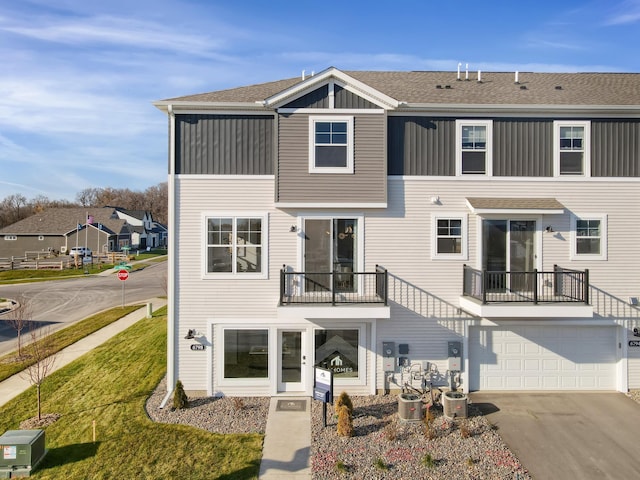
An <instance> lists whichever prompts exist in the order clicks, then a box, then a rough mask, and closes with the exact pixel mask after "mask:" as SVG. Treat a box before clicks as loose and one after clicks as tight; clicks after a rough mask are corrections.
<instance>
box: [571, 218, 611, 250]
mask: <svg viewBox="0 0 640 480" xmlns="http://www.w3.org/2000/svg"><path fill="white" fill-rule="evenodd" d="M572 223H573V225H572V227H573V228H572V232H571V233H572V236H573V246H572V247H573V248H572V251H573V258H574V259H575V260H580V259H585V260H586V259H595V260H606V257H607V251H606V249H607V218H606V216H604V215H603V216H594V215H589V216H581V217H575V218H574V219H573V222H572Z"/></svg>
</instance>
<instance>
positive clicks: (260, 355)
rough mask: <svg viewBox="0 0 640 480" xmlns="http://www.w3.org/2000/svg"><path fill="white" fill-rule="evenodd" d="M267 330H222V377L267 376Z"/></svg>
mask: <svg viewBox="0 0 640 480" xmlns="http://www.w3.org/2000/svg"><path fill="white" fill-rule="evenodd" d="M268 376H269V331H268V330H266V329H265V330H259V329H256V330H232V329H227V330H225V331H224V378H268Z"/></svg>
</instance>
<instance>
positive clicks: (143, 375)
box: [0, 317, 263, 480]
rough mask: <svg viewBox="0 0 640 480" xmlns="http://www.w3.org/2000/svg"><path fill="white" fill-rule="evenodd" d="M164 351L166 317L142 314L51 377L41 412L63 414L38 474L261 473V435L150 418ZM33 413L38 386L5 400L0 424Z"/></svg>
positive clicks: (9, 425) (96, 477)
mask: <svg viewBox="0 0 640 480" xmlns="http://www.w3.org/2000/svg"><path fill="white" fill-rule="evenodd" d="M165 352H166V317H154V318H151V319H144V320H141V321H140V322H138V323H137V324H135V325H134V326H132V327H131V328H129V329H128V330H126V331H125V332H123V333H121V334H120V335H117V336H116V337H114V338H113V339H111V340H110V341H108V342H107V343H105V344H104V345H102V346H100V347H98V348H96V349H95V350H94V351H92V352H91V353H89V354H87V355H85V356H83V357H82V358H80V359H79V360H77V361H75V362H73V363H72V364H70V365H68V366H67V367H65V368H63V369H61V370H60V371H58V372H55V373H54V374H52V375H51V376H50V377H49V378H47V379H46V380H45V382H44V384H43V394H42V398H43V410H42V411H43V413H59V414H62V417H61V418H60V419H59V420H58V421H57V422H56V423H54V424H53V425H51V426H49V427H47V428H46V446H47V448H48V449H49V454H48V455H47V457H46V459H45V460H44V462H43V463H42V464H41V466H40V467H39V468H38V470H36V472H35V473H34V474H33V475H32V478H34V479H56V480H57V479H62V478H64V479H66V480H75V479H78V480H80V479H83V480H84V479H92V480H100V479H104V480H107V479H109V480H111V479H136V480H137V479H193V480H196V479H213V478H217V479H225V480H232V479H234V480H235V479H238V480H239V479H249V478H257V475H258V469H259V464H260V456H261V450H262V438H263V437H262V435H257V434H254V435H217V434H212V433H208V432H204V431H201V430H198V429H195V428H192V427H187V426H182V425H163V424H157V423H153V422H152V421H151V420H149V419H148V417H147V416H146V414H145V412H144V403H145V400H146V398H147V397H148V395H149V394H150V393H151V392H152V391H153V389H154V388H155V386H156V385H157V383H158V382H159V381H160V379H161V378H162V376H163V375H164V372H165V367H166V354H165ZM35 412H36V399H35V392H34V390H33V388H32V389H30V390H29V391H27V392H25V393H23V394H21V395H20V396H18V397H17V398H16V399H14V400H12V401H11V402H9V403H8V404H7V405H5V406H3V407H0V431H2V432H4V431H6V430H8V429H16V428H18V425H19V423H20V422H21V421H22V420H24V419H27V418H29V417H31V416H33V415H34V413H35ZM93 421H95V422H96V430H97V441H96V443H93V442H92V422H93Z"/></svg>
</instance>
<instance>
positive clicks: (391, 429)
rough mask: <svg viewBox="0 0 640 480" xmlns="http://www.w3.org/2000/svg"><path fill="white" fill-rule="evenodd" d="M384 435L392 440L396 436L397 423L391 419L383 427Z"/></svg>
mask: <svg viewBox="0 0 640 480" xmlns="http://www.w3.org/2000/svg"><path fill="white" fill-rule="evenodd" d="M384 437H385V438H386V439H387V440H389V441H390V442H393V441H394V440H395V439H397V438H398V424H397V423H396V422H395V421H393V420H392V421H391V422H389V423H388V424H387V426H386V427H384Z"/></svg>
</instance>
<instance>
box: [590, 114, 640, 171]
mask: <svg viewBox="0 0 640 480" xmlns="http://www.w3.org/2000/svg"><path fill="white" fill-rule="evenodd" d="M591 138H592V142H591V144H592V145H593V148H592V151H591V175H592V176H594V177H640V120H636V119H634V120H621V119H616V120H597V121H592V122H591Z"/></svg>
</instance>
